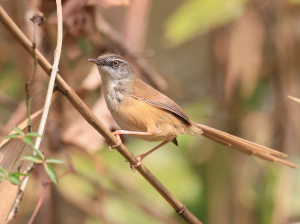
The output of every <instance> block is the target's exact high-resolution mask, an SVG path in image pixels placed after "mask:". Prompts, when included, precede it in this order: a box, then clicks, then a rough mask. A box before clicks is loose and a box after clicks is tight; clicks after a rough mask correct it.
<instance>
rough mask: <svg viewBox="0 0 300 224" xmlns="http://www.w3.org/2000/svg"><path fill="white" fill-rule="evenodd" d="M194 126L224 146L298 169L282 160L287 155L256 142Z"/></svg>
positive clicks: (197, 125) (206, 127)
mask: <svg viewBox="0 0 300 224" xmlns="http://www.w3.org/2000/svg"><path fill="white" fill-rule="evenodd" d="M193 125H194V126H196V127H198V128H199V129H201V130H202V131H203V134H202V135H203V136H205V137H207V138H209V139H211V140H213V141H216V142H218V143H220V144H222V145H225V146H229V147H231V148H234V149H236V150H239V151H241V152H243V153H245V154H248V155H255V156H257V157H259V158H261V159H264V160H267V161H270V162H277V163H281V164H283V165H286V166H289V167H292V168H298V166H297V165H295V164H293V163H291V162H289V161H286V160H284V159H281V158H284V157H287V155H286V154H284V153H282V152H279V151H276V150H273V149H270V148H267V147H265V146H262V145H259V144H256V143H254V142H250V141H247V140H245V139H241V138H238V137H236V136H233V135H230V134H228V133H226V132H222V131H219V130H217V129H214V128H211V127H208V126H206V125H203V124H197V123H193ZM279 157H281V158H279Z"/></svg>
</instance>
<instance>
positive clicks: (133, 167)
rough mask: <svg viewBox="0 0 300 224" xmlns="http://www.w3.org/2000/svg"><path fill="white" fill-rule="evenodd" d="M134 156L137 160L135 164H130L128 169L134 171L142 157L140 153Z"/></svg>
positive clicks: (140, 162)
mask: <svg viewBox="0 0 300 224" xmlns="http://www.w3.org/2000/svg"><path fill="white" fill-rule="evenodd" d="M135 158H136V160H137V164H135V165H133V164H130V169H131V171H132V172H136V169H135V167H138V166H140V165H141V164H142V159H143V158H142V155H140V156H136V157H135ZM125 162H128V161H127V160H125Z"/></svg>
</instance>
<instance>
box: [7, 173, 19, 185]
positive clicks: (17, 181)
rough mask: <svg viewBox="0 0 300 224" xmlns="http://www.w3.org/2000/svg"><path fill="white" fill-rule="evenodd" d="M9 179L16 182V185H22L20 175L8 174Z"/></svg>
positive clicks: (13, 182)
mask: <svg viewBox="0 0 300 224" xmlns="http://www.w3.org/2000/svg"><path fill="white" fill-rule="evenodd" d="M7 180H9V181H10V182H11V183H12V184H16V185H19V186H20V185H21V184H22V182H21V180H20V179H19V177H17V176H15V175H11V174H10V175H8V177H7Z"/></svg>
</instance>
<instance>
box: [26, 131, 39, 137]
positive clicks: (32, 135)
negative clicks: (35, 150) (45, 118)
mask: <svg viewBox="0 0 300 224" xmlns="http://www.w3.org/2000/svg"><path fill="white" fill-rule="evenodd" d="M25 136H28V137H41V138H42V137H43V136H41V135H39V134H38V133H36V132H29V133H27V134H26V135H25Z"/></svg>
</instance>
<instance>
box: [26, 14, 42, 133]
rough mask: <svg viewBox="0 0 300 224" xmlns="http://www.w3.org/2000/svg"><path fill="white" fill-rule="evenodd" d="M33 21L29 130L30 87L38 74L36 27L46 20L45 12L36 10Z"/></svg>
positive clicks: (28, 106) (27, 100)
mask: <svg viewBox="0 0 300 224" xmlns="http://www.w3.org/2000/svg"><path fill="white" fill-rule="evenodd" d="M30 20H31V21H32V22H33V35H32V53H33V73H32V76H31V78H30V79H29V81H28V82H27V83H26V85H25V91H26V107H27V118H28V132H31V117H30V93H29V88H30V85H31V83H32V81H33V79H34V77H35V74H36V67H37V59H36V55H35V49H36V40H35V39H36V29H37V27H38V26H39V25H41V24H43V23H44V21H45V17H44V14H43V13H41V12H35V13H34V15H33V17H32V18H31V19H30Z"/></svg>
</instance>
